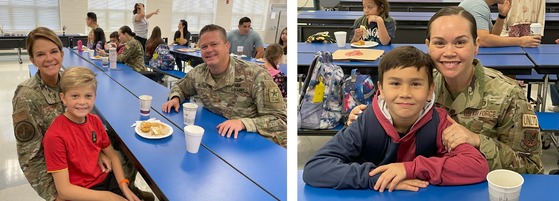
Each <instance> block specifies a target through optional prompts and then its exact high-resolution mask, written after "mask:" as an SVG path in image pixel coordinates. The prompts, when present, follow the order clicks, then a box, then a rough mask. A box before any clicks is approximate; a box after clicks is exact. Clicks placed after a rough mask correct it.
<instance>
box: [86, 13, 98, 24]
mask: <svg viewBox="0 0 559 201" xmlns="http://www.w3.org/2000/svg"><path fill="white" fill-rule="evenodd" d="M87 18H89V19H90V20H91V21H94V22H97V14H95V13H94V12H88V13H87Z"/></svg>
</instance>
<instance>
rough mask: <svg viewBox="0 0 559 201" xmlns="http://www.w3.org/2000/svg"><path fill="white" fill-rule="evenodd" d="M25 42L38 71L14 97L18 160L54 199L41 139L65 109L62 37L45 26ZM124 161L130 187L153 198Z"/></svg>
mask: <svg viewBox="0 0 559 201" xmlns="http://www.w3.org/2000/svg"><path fill="white" fill-rule="evenodd" d="M25 42H26V43H25V44H26V49H27V52H28V53H29V60H30V61H31V62H32V63H33V65H35V66H36V67H37V68H38V71H37V73H36V74H35V75H33V76H32V77H31V78H29V79H27V80H26V81H24V82H22V83H20V84H19V85H18V86H17V88H16V91H15V93H14V97H13V99H12V108H13V112H12V122H13V128H14V135H15V138H16V142H17V153H18V159H19V164H20V166H21V170H22V171H23V174H24V175H25V178H26V179H27V181H28V182H29V184H31V187H33V189H34V190H35V191H36V192H37V194H38V195H39V196H41V197H42V198H43V199H45V200H47V201H52V200H55V198H56V196H57V192H56V188H55V185H54V181H53V178H52V175H50V174H47V173H46V170H47V169H46V166H45V156H44V152H43V146H42V144H41V142H42V140H43V136H44V135H45V133H46V131H47V129H48V128H49V126H50V125H51V123H52V122H53V121H54V119H55V118H56V117H57V116H58V115H60V114H62V113H64V111H65V110H66V107H65V106H64V104H63V103H62V101H61V100H60V96H59V93H60V85H59V83H60V78H61V76H62V74H61V71H60V70H61V67H62V61H63V60H64V51H62V42H61V41H60V38H58V36H57V35H56V34H55V33H54V32H53V31H52V30H50V29H48V28H45V27H38V28H36V29H34V30H33V31H31V32H29V34H28V35H27V38H26V41H25ZM98 158H99V159H98V164H99V167H100V168H101V170H103V171H104V172H110V171H111V169H112V167H111V162H110V161H109V159H108V158H107V156H106V155H105V154H99V157H98ZM121 160H122V161H121V162H122V164H123V165H124V166H123V167H124V172H125V175H126V177H127V178H131V179H130V181H131V183H130V188H131V189H133V191H134V192H135V193H136V194H138V195H141V197H142V198H143V199H144V200H148V201H149V200H154V196H153V194H151V193H148V192H144V191H140V190H139V189H138V188H137V187H136V186H135V185H134V180H135V178H136V170H135V169H134V166H133V165H132V164H131V162H130V160H127V159H125V158H122V159H121Z"/></svg>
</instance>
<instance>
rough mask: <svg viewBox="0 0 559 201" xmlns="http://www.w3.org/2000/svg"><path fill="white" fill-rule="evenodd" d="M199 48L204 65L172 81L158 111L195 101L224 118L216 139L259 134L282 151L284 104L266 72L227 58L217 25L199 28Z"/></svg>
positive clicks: (224, 37)
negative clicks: (240, 133)
mask: <svg viewBox="0 0 559 201" xmlns="http://www.w3.org/2000/svg"><path fill="white" fill-rule="evenodd" d="M198 44H199V45H200V48H201V51H202V52H201V53H202V59H203V60H204V63H203V64H200V65H198V66H196V67H195V68H194V69H192V70H191V71H190V72H188V73H187V74H186V77H185V78H183V79H181V80H179V81H177V82H176V84H175V85H174V86H173V88H172V89H171V92H170V93H169V99H168V100H169V101H167V102H165V103H164V104H163V105H162V106H161V107H162V110H163V112H171V109H172V108H175V111H176V112H178V111H179V108H180V103H181V102H182V101H184V100H185V99H186V98H192V97H196V98H197V99H198V100H200V103H203V104H204V108H206V109H208V110H210V111H212V112H214V113H216V114H218V115H221V116H223V117H225V118H227V120H226V121H224V122H223V123H221V124H219V125H218V126H217V130H218V133H219V134H220V135H221V136H227V137H234V138H237V136H238V132H239V131H241V130H246V131H248V132H258V133H259V134H260V135H263V136H264V137H266V138H268V139H269V140H271V141H273V142H275V143H277V144H279V145H281V146H283V147H286V146H287V144H286V143H287V135H286V134H287V123H286V119H287V114H286V111H285V102H284V100H283V98H282V97H281V93H280V91H279V89H278V86H277V85H276V83H274V81H273V80H272V77H271V76H270V74H269V73H268V72H267V71H266V69H264V68H262V67H261V66H258V65H256V64H254V63H249V62H246V61H244V60H240V59H237V58H234V57H232V56H230V55H229V46H230V44H229V42H228V41H227V34H226V32H225V29H223V27H220V26H218V25H214V24H210V25H206V26H204V28H202V30H200V40H199V41H198Z"/></svg>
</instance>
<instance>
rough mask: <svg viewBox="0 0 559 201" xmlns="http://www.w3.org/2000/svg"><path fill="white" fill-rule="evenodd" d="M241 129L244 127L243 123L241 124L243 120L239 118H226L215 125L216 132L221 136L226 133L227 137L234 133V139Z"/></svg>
mask: <svg viewBox="0 0 559 201" xmlns="http://www.w3.org/2000/svg"><path fill="white" fill-rule="evenodd" d="M243 129H245V124H243V122H242V121H241V120H239V119H232V120H227V121H224V122H223V123H220V124H219V125H217V132H218V133H219V134H220V135H221V136H225V135H227V137H231V134H233V133H234V134H235V135H234V138H235V139H237V136H238V135H239V131H241V130H243Z"/></svg>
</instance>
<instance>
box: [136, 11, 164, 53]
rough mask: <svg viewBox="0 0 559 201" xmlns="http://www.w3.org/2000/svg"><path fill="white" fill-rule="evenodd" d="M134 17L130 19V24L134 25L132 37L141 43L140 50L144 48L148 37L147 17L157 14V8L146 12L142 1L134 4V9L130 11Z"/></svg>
mask: <svg viewBox="0 0 559 201" xmlns="http://www.w3.org/2000/svg"><path fill="white" fill-rule="evenodd" d="M132 13H133V14H134V18H133V19H132V25H133V27H134V33H136V35H135V36H134V38H135V39H136V40H138V41H139V42H140V44H141V45H142V52H143V51H144V50H145V49H146V48H145V45H146V41H147V38H148V27H149V23H148V19H149V18H151V17H152V16H153V15H157V14H159V9H157V10H155V11H153V12H151V13H149V14H146V7H145V5H144V4H143V3H136V4H134V10H133V11H132Z"/></svg>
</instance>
